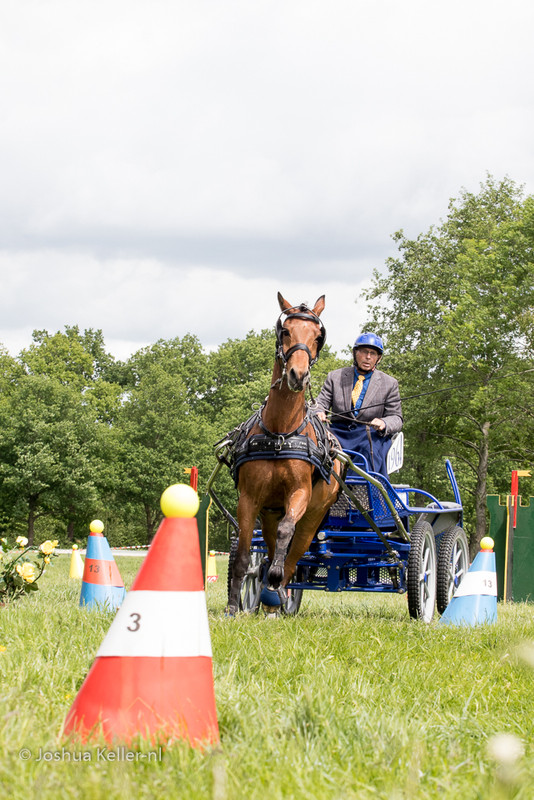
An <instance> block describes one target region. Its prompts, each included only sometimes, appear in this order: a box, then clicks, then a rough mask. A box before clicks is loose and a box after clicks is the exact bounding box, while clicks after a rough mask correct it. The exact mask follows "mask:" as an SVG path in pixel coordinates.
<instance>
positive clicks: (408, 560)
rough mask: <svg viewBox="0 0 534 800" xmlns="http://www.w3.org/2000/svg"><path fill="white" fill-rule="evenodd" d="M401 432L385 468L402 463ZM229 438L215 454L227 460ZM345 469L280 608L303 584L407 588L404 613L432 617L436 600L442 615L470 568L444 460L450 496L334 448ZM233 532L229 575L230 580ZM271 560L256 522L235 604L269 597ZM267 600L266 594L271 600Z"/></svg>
mask: <svg viewBox="0 0 534 800" xmlns="http://www.w3.org/2000/svg"><path fill="white" fill-rule="evenodd" d="M402 444H403V436H402V434H400V435H398V437H397V443H396V446H395V445H394V446H393V447H392V450H390V453H389V460H388V473H389V474H390V475H391V474H392V473H393V471H394V470H397V469H398V468H399V462H400V466H401V465H402ZM227 447H228V443H227V442H222V443H220V444H219V449H218V451H217V456H218V458H219V459H220V463H224V462H225V458H226V452H225V449H226V448H227ZM336 455H337V456H338V458H339V459H340V460H341V461H342V462H343V463H344V464H345V466H346V469H347V474H346V476H345V479H344V480H341V479H340V483H341V489H340V493H339V496H338V499H337V500H336V502H335V503H334V505H333V506H332V507H331V508H330V509H329V511H328V514H327V515H326V516H325V518H324V520H323V523H322V524H321V525H320V527H319V530H318V531H317V533H316V534H315V536H314V537H313V540H312V542H311V544H310V546H309V548H308V550H307V551H306V553H304V555H303V556H302V558H301V559H300V560H299V561H298V563H297V568H296V571H295V574H294V576H293V578H292V580H291V581H290V583H289V584H288V585H287V589H288V592H287V601H286V602H285V603H282V604H281V610H282V611H283V613H286V614H296V613H297V612H298V611H299V608H300V605H301V602H302V597H303V593H304V591H325V592H395V593H405V594H406V595H407V599H408V609H409V613H410V616H411V617H413V618H415V619H420V620H422V621H423V622H427V623H428V622H430V621H431V620H432V618H433V616H434V611H435V608H436V606H437V610H438V613H440V614H442V613H443V612H444V611H445V608H446V607H447V605H448V604H449V602H450V600H451V598H452V595H453V593H454V591H455V590H456V588H457V587H458V585H459V583H460V582H461V580H462V579H463V577H464V576H465V574H466V572H467V570H468V567H469V547H468V542H467V537H466V535H465V533H464V531H463V529H462V504H461V499H460V492H459V489H458V484H457V482H456V478H455V475H454V471H453V469H452V466H451V463H450V461H448V460H447V461H446V471H447V475H448V478H449V481H450V485H451V491H452V497H453V500H447V501H440V500H438V499H437V498H435V497H433V496H432V495H431V494H429V493H428V492H426V491H424V490H422V489H416V488H412V487H410V486H408V485H404V484H402V485H401V484H394V483H391V482H390V480H389V479H388V478H386V477H385V476H384V475H381V474H379V473H376V472H373V471H371V470H370V468H369V464H368V463H367V460H366V459H365V457H364V456H363V455H362V454H360V453H356V452H353V451H337V453H336ZM217 473H218V469H216V470H215V472H214V474H213V475H212V478H211V479H210V482H209V486H208V492H209V494H210V496H211V497H212V499H213V500H214V502H215V503H216V504H217V505H218V507H219V508H222V510H223V513H224V514H225V516H226V518H227V519H228V521H229V523H230V524H231V526H232V527H233V528H234V531H235V532H236V531H237V522H236V521H235V519H234V518H233V517H232V515H231V514H229V512H228V510H227V509H225V508H224V507H222V504H221V502H220V500H219V498H218V496H217V494H216V492H215V490H214V479H215V476H216V474H217ZM236 551H237V536H236V535H235V533H234V535H233V536H231V544H230V557H229V564H228V582H229V585H230V583H231V579H232V571H233V564H234V561H235V555H236ZM268 567H269V559H268V556H267V547H266V544H265V542H264V540H263V536H262V532H261V529H260V528H257V529H255V531H254V534H253V537H252V541H251V547H250V560H249V565H248V569H247V571H246V574H245V577H244V578H243V581H242V585H241V591H240V598H239V604H240V610H241V611H243V612H245V613H254V612H257V611H258V610H259V609H260V607H261V604H262V601H265V598H266V596H267V597H268V596H269V592H268V590H267V588H266V587H267V584H268V581H267V573H268ZM271 602H272V601H271Z"/></svg>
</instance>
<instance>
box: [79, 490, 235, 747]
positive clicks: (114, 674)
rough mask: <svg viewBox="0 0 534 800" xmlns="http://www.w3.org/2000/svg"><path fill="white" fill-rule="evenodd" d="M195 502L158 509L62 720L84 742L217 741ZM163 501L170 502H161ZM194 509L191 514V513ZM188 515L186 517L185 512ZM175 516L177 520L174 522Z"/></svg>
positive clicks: (166, 504)
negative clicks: (139, 559) (144, 551)
mask: <svg viewBox="0 0 534 800" xmlns="http://www.w3.org/2000/svg"><path fill="white" fill-rule="evenodd" d="M179 486H180V487H181V489H180V492H178V494H179V495H180V498H182V495H183V492H182V489H187V490H188V492H189V493H192V494H193V495H194V499H195V502H193V498H192V497H190V496H188V497H187V498H185V499H184V500H183V502H182V501H181V500H180V502H176V503H174V502H172V493H171V501H169V502H166V500H165V497H166V493H167V492H169V491H170V490H171V489H174V487H169V489H167V490H166V492H164V493H163V495H162V500H161V506H162V510H163V511H164V513H166V514H168V516H167V518H166V519H164V520H163V522H162V523H161V525H160V527H159V529H158V531H157V533H156V536H155V537H154V540H153V542H152V544H151V546H150V550H149V552H148V555H147V556H146V558H145V560H144V562H143V564H142V565H141V568H140V570H139V573H138V575H137V577H136V579H135V581H134V583H133V585H132V588H131V590H130V591H129V592H128V594H127V595H126V598H125V600H124V602H123V604H122V606H121V608H120V609H119V611H118V612H117V615H116V617H115V619H114V620H113V623H112V624H111V627H110V629H109V631H108V634H107V636H106V637H105V639H104V641H103V642H102V645H101V646H100V649H99V650H98V652H97V654H96V659H95V662H94V664H93V666H92V667H91V670H90V671H89V673H88V675H87V677H86V679H85V681H84V683H83V685H82V687H81V688H80V691H79V692H78V695H77V697H76V699H75V701H74V703H73V704H72V707H71V709H70V711H69V713H68V715H67V719H66V722H65V727H64V732H65V733H67V734H73V735H78V736H80V737H81V738H82V740H83V741H87V740H88V739H91V738H92V737H93V736H94V735H96V736H98V735H103V737H104V738H105V739H106V741H108V742H114V741H115V742H117V741H120V742H125V743H131V742H132V740H133V739H135V738H137V737H142V738H149V739H150V740H152V741H155V740H163V739H165V740H168V739H169V738H179V739H186V740H188V741H189V742H190V743H191V744H193V745H202V744H203V743H211V744H214V743H216V742H218V741H219V729H218V723H217V712H216V708H215V693H214V686H213V670H212V657H211V642H210V634H209V628H208V615H207V609H206V598H205V592H204V581H203V575H202V565H201V560H200V547H199V539H198V529H197V523H196V519H195V518H194V514H195V513H196V511H197V510H198V496H197V494H196V492H194V490H193V489H192V488H191V487H189V486H184V485H181V484H180V485H179ZM167 500H169V496H167ZM195 503H196V507H195ZM191 511H192V514H191V513H190V512H191ZM179 514H181V516H179Z"/></svg>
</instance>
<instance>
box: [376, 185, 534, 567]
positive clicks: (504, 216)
mask: <svg viewBox="0 0 534 800" xmlns="http://www.w3.org/2000/svg"><path fill="white" fill-rule="evenodd" d="M533 219H534V215H533V201H532V198H528V199H527V200H526V201H523V197H522V191H521V189H520V188H518V187H517V186H516V185H515V184H514V183H513V182H512V181H510V180H509V179H504V180H502V181H495V180H494V179H493V178H491V177H488V178H487V180H486V182H485V183H484V184H483V185H482V186H481V188H480V192H479V193H478V194H476V195H475V194H471V193H469V192H467V191H465V190H464V191H462V192H461V194H460V197H459V199H458V200H455V199H453V200H451V202H450V204H449V213H448V217H447V219H446V220H445V221H444V222H442V223H441V224H440V225H439V226H438V227H437V228H434V227H433V228H431V229H430V230H429V231H428V232H427V233H426V234H421V235H420V236H418V237H417V239H415V240H413V239H408V238H407V237H406V236H405V235H404V233H403V232H402V231H399V232H398V233H396V234H395V235H394V240H395V241H396V242H397V245H398V247H399V251H400V256H399V257H397V258H390V259H388V261H387V264H386V271H385V273H384V274H383V275H381V274H379V273H378V272H375V274H374V280H373V286H372V288H371V289H370V290H369V291H368V292H367V293H366V294H365V297H366V299H367V300H369V301H370V302H371V308H370V324H372V325H373V326H375V327H376V328H378V330H379V331H380V332H381V333H382V334H384V335H385V337H386V339H387V350H388V354H389V355H388V363H389V365H390V368H391V371H392V373H393V374H395V375H396V376H397V377H398V378H400V380H401V394H402V395H403V396H404V397H407V396H412V395H421V394H423V395H424V396H421V397H414V398H413V399H412V400H411V401H405V407H404V411H405V418H406V423H405V430H406V434H407V453H408V459H409V464H410V465H411V466H410V469H409V470H408V471H407V474H408V475H410V476H414V477H415V479H416V480H417V482H418V483H419V485H420V486H421V487H422V488H431V487H434V488H436V487H437V488H438V489H441V488H442V486H441V485H440V482H439V480H438V479H437V477H436V475H437V465H436V462H437V460H442V458H443V456H444V455H447V454H448V455H450V456H451V457H452V458H453V461H454V462H455V464H456V465H457V467H458V474H459V475H460V476H461V482H462V489H464V491H465V488H467V491H468V492H469V493H470V494H471V495H472V506H471V508H472V510H473V511H474V516H475V530H474V532H473V535H472V537H471V546H472V551H473V552H475V551H476V550H477V549H478V546H479V542H480V539H481V538H482V536H483V535H484V533H485V527H486V494H487V492H488V488H491V489H495V488H500V489H501V490H503V489H504V490H505V489H506V487H505V486H503V485H502V483H501V480H502V476H503V474H504V471H505V468H506V470H507V471H508V473H507V474H508V476H509V475H510V470H511V469H512V468H513V464H514V463H517V461H518V460H519V462H521V460H522V459H525V458H531V457H532V444H531V434H532V412H531V411H530V404H529V403H528V402H525V398H527V397H528V398H530V397H531V396H532V383H533V382H532V375H533V373H532V371H530V372H529V370H532V368H533V366H534V364H533V362H532V354H533V341H534V338H533V337H534V320H533V315H532V308H533V305H534V259H533V247H534V225H533ZM445 387H448V388H447V391H444V392H437V393H434V394H431V393H430V392H435V391H436V390H440V389H444V388H445ZM449 387H450V388H449ZM518 422H521V424H522V425H523V426H526V427H528V428H529V430H530V445H528V437H525V436H524V435H522V434H519V435H518ZM528 448H530V449H528ZM468 505H469V504H468Z"/></svg>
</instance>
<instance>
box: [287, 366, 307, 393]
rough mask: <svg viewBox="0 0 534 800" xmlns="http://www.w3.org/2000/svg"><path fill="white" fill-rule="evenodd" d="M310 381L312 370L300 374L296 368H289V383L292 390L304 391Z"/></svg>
mask: <svg viewBox="0 0 534 800" xmlns="http://www.w3.org/2000/svg"><path fill="white" fill-rule="evenodd" d="M309 382H310V372H309V370H308V371H307V372H304V373H303V374H302V375H299V373H298V372H296V371H295V370H294V369H290V370H288V373H287V385H288V386H289V388H290V390H291V391H292V392H303V391H304V389H306V387H307V386H308V384H309Z"/></svg>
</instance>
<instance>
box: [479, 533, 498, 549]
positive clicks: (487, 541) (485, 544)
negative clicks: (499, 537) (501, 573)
mask: <svg viewBox="0 0 534 800" xmlns="http://www.w3.org/2000/svg"><path fill="white" fill-rule="evenodd" d="M494 545H495V542H494V541H493V539H492V538H491V536H484V538H483V539H481V540H480V549H481V550H484V551H488V550H493V546H494Z"/></svg>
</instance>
